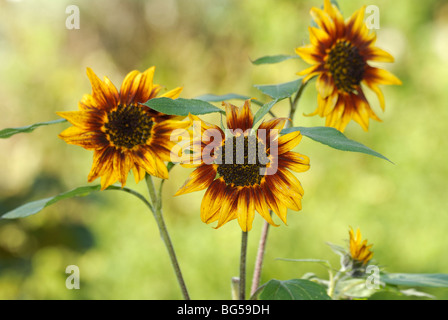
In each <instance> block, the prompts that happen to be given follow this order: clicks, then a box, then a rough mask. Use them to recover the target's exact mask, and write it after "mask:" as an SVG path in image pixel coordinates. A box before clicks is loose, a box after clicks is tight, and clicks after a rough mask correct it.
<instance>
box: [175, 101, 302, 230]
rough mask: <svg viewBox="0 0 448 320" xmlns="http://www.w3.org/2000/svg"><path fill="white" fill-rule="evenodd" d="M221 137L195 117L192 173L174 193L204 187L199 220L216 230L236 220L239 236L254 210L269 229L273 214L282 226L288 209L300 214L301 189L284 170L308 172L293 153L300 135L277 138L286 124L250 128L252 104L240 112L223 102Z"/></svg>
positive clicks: (218, 130) (273, 122) (218, 131)
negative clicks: (224, 113) (223, 124)
mask: <svg viewBox="0 0 448 320" xmlns="http://www.w3.org/2000/svg"><path fill="white" fill-rule="evenodd" d="M223 106H225V109H226V124H227V129H226V130H225V132H226V133H225V132H224V131H223V130H222V129H221V128H220V127H218V126H216V125H212V124H208V123H206V122H204V121H202V120H201V119H199V118H198V117H197V116H193V115H190V117H191V120H192V121H193V130H194V138H193V141H192V151H193V152H192V155H191V160H192V161H191V162H190V163H189V164H187V165H188V166H192V167H195V168H196V169H195V170H194V171H193V172H192V173H191V174H190V176H189V177H188V179H187V180H186V181H185V183H184V185H183V186H182V187H181V188H180V189H179V190H178V191H177V193H176V195H181V194H185V193H189V192H193V191H198V190H202V189H205V188H207V190H206V192H205V194H204V197H203V199H202V203H201V219H202V221H203V222H205V223H212V222H215V221H218V222H217V226H216V228H219V227H221V226H222V225H224V224H225V223H227V222H229V221H231V220H233V219H238V223H239V225H240V227H241V229H242V230H243V231H249V230H251V228H252V222H253V219H254V216H255V211H257V212H258V213H259V214H260V215H261V216H262V217H263V218H264V219H265V220H266V221H267V222H269V223H270V224H271V225H274V226H277V225H276V224H275V223H274V221H273V220H272V217H271V214H270V212H269V209H271V210H272V211H273V212H274V213H275V214H276V215H277V216H278V217H279V218H280V219H281V220H282V221H283V222H284V223H285V224H286V213H287V209H288V208H290V209H293V210H296V211H298V210H301V208H302V204H301V199H302V196H303V193H304V191H303V188H302V186H301V184H300V181H299V180H298V179H297V178H296V177H295V175H294V174H292V173H291V172H290V171H289V170H288V169H290V170H293V171H295V172H304V171H307V170H308V169H309V159H308V157H307V156H304V155H301V154H299V153H296V152H292V151H291V149H293V148H294V147H295V146H297V145H298V144H299V143H300V140H301V138H302V136H301V134H300V132H298V131H296V132H292V133H288V134H285V135H282V136H280V135H279V132H280V131H281V130H282V128H283V127H284V126H285V124H286V122H287V121H288V119H286V118H274V119H272V120H269V121H266V122H262V123H261V124H260V126H259V127H258V128H257V129H254V128H253V125H254V116H253V114H252V111H251V110H250V100H246V101H245V103H244V105H243V107H241V108H238V107H236V106H234V105H232V104H230V103H226V102H223Z"/></svg>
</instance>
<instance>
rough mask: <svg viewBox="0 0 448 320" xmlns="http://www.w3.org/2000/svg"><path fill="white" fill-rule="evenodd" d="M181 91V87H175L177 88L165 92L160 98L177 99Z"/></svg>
mask: <svg viewBox="0 0 448 320" xmlns="http://www.w3.org/2000/svg"><path fill="white" fill-rule="evenodd" d="M182 90H183V87H177V88H175V89H173V90H170V91H168V92H165V93H164V94H162V95H160V97H165V98H171V99H177V98H179V96H180V93H181V92H182Z"/></svg>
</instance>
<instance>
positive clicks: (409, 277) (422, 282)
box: [380, 273, 448, 288]
mask: <svg viewBox="0 0 448 320" xmlns="http://www.w3.org/2000/svg"><path fill="white" fill-rule="evenodd" d="M380 279H381V281H383V282H385V283H387V284H393V285H402V286H410V287H433V288H435V287H443V288H447V287H448V274H446V273H382V274H381V277H380Z"/></svg>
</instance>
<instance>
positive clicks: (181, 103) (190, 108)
mask: <svg viewBox="0 0 448 320" xmlns="http://www.w3.org/2000/svg"><path fill="white" fill-rule="evenodd" d="M144 105H146V106H148V107H149V108H151V109H153V110H156V111H158V112H162V113H164V114H168V115H176V116H188V114H189V113H191V114H194V115H199V114H206V113H213V112H221V113H224V111H223V110H221V109H219V108H218V107H216V106H214V105H212V104H210V103H208V102H207V101H204V100H198V99H183V98H177V99H170V98H165V97H161V98H154V99H150V100H148V101H147V102H146V103H144Z"/></svg>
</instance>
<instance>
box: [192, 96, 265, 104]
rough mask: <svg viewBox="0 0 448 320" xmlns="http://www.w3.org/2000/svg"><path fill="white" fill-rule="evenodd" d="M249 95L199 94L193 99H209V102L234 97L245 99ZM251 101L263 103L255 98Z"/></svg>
mask: <svg viewBox="0 0 448 320" xmlns="http://www.w3.org/2000/svg"><path fill="white" fill-rule="evenodd" d="M250 98H251V97H248V96H243V95H241V94H236V93H228V94H223V95H216V94H204V95H201V96H197V97H195V98H194V99H197V100H203V101H209V102H221V101H226V100H232V99H236V100H247V99H250ZM252 103H255V104H257V105H259V106H262V105H263V103H262V102H260V101H258V100H256V99H252Z"/></svg>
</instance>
